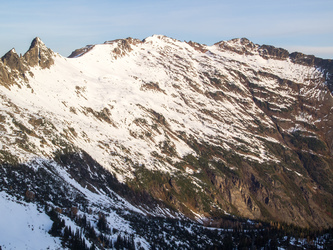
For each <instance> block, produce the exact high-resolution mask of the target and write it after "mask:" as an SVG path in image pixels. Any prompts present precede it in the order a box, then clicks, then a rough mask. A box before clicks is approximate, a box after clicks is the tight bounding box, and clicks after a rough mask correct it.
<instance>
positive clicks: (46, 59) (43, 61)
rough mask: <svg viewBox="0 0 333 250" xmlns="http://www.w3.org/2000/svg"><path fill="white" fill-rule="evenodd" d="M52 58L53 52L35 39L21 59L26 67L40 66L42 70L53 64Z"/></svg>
mask: <svg viewBox="0 0 333 250" xmlns="http://www.w3.org/2000/svg"><path fill="white" fill-rule="evenodd" d="M53 56H54V52H53V51H52V50H51V49H49V48H47V47H46V46H45V44H44V43H43V42H42V41H41V40H40V39H39V38H38V37H36V38H35V39H34V40H33V41H32V43H31V46H30V48H29V50H28V51H27V52H26V53H25V54H24V56H23V57H24V59H25V61H26V62H27V65H28V66H30V67H34V66H40V67H41V68H42V69H44V68H50V66H51V65H52V64H53V63H54V60H53Z"/></svg>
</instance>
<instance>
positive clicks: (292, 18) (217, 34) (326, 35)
mask: <svg viewBox="0 0 333 250" xmlns="http://www.w3.org/2000/svg"><path fill="white" fill-rule="evenodd" d="M0 34H1V39H0V56H2V55H4V54H5V53H6V52H7V51H9V50H10V49H12V48H13V47H14V48H15V49H16V51H17V52H18V53H22V54H23V53H25V52H26V50H27V49H28V48H29V46H30V43H31V41H32V39H33V38H34V37H36V36H38V37H40V38H41V39H42V41H43V42H44V43H45V44H46V45H47V46H48V47H49V48H51V49H52V50H53V51H55V52H58V53H60V54H61V55H63V56H68V55H69V54H70V53H71V51H73V50H75V49H77V48H80V47H83V46H85V45H87V44H97V43H103V42H104V41H107V40H113V39H118V38H126V37H133V38H139V39H144V38H146V37H148V36H151V35H153V34H163V35H166V36H169V37H172V38H176V39H178V40H181V41H184V40H185V41H189V40H192V41H195V42H199V43H204V44H207V45H212V44H214V43H215V42H218V41H221V40H229V39H232V38H237V37H246V38H248V39H250V40H251V41H253V42H254V43H258V44H269V45H273V46H276V47H283V48H286V49H288V50H289V51H290V52H292V51H301V52H304V53H306V54H314V55H316V56H319V57H323V58H329V59H333V42H332V41H333V1H332V0H275V1H270V0H265V1H264V0H252V1H248V0H247V1H245V0H228V1H225V0H220V1H218V0H205V1H203V0H201V1H197V0H191V1H190V0H169V1H167V0H160V1H158V0H154V1H153V0H142V1H134V0H122V1H121V0H119V1H112V0H89V1H88V0H82V1H79V0H48V1H47V0H28V1H27V0H11V1H4V0H3V1H1V3H0Z"/></svg>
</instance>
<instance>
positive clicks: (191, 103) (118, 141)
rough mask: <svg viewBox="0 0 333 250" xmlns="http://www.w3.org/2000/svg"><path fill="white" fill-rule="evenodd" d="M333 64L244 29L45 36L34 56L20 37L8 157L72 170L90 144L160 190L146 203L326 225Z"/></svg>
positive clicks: (8, 76)
mask: <svg viewBox="0 0 333 250" xmlns="http://www.w3.org/2000/svg"><path fill="white" fill-rule="evenodd" d="M331 74H332V62H331V61H330V60H323V59H320V58H315V57H313V56H307V55H303V54H300V53H292V54H289V52H288V51H287V50H284V49H281V48H275V47H273V46H268V45H257V44H254V43H252V42H251V41H249V40H248V39H245V38H242V39H233V40H230V41H223V42H219V43H216V44H215V45H213V46H206V45H201V44H198V43H195V42H188V43H185V42H180V41H177V40H175V39H171V38H168V37H165V36H153V37H149V38H146V39H145V40H144V41H139V40H137V39H132V38H127V39H120V40H114V41H108V42H105V43H104V44H100V45H90V46H87V47H85V48H82V49H78V50H76V51H75V52H73V54H72V55H71V56H70V58H63V57H61V56H59V55H56V54H54V53H53V52H52V51H51V50H50V49H48V48H47V47H46V46H45V45H44V44H43V43H42V42H41V41H40V39H38V38H36V39H35V40H34V41H33V42H32V44H31V47H30V49H29V50H28V52H27V53H26V54H25V55H24V56H23V57H19V56H18V55H17V54H16V53H15V52H14V51H10V52H8V53H7V54H6V55H5V56H4V57H2V59H1V62H0V77H1V78H0V80H1V85H2V87H1V100H2V102H1V103H2V109H1V113H0V129H1V131H2V133H3V136H2V137H1V139H0V142H1V143H2V145H4V146H3V147H2V150H0V159H1V162H2V164H12V165H15V164H18V163H25V164H28V163H29V162H31V161H32V159H36V158H38V159H43V160H56V161H57V162H59V161H60V162H66V164H64V166H68V168H66V170H65V171H69V172H71V170H70V167H71V164H72V165H73V166H74V163H73V162H72V163H71V161H70V160H68V157H69V156H71V155H76V156H77V157H78V156H82V155H88V156H89V157H90V158H91V159H94V160H95V161H96V162H98V164H100V165H101V166H102V167H103V168H104V169H106V170H107V171H109V172H110V173H112V174H113V175H115V176H116V177H117V178H118V180H120V181H121V182H122V183H123V184H126V185H127V187H129V190H132V191H133V192H144V193H145V195H147V197H148V196H149V197H150V198H149V199H148V198H145V199H144V200H145V201H141V202H142V203H145V202H146V201H147V200H151V199H155V200H159V201H162V202H163V204H164V205H165V206H167V207H169V208H172V209H174V210H175V211H178V212H181V213H182V214H185V215H186V216H188V217H189V218H193V219H202V218H205V217H207V218H212V219H213V220H218V219H219V218H221V217H223V216H225V215H226V214H233V215H235V216H240V217H245V218H250V219H260V220H272V221H279V222H287V223H293V224H297V225H300V226H315V227H320V226H321V227H328V226H330V225H332V224H333V216H332V214H333V210H332V206H331V204H333V184H332V182H331V180H332V179H333V169H332V166H333V158H332V157H333V134H332V133H333V132H332V127H333V109H332V107H333V98H332V80H331V79H332V77H331ZM82 152H84V154H83V153H82ZM59 157H60V158H59ZM82 157H83V156H82ZM85 158H87V156H85ZM59 159H60V160H59ZM83 165H84V164H83ZM75 166H76V167H77V168H78V166H77V164H76V165H75ZM81 168H82V167H80V169H81ZM81 170H82V171H83V172H84V169H81ZM82 171H80V175H81V174H82V173H81V172H82ZM92 172H93V171H92ZM2 174H5V172H3V173H2ZM71 174H72V175H73V176H75V174H73V172H71ZM86 175H89V171H88V172H86ZM90 175H92V174H90ZM80 178H81V177H80V176H76V177H75V178H74V179H75V180H77V182H78V183H80V185H81V186H89V189H90V190H95V191H96V190H98V187H99V185H98V181H94V182H93V183H89V185H88V184H87V183H86V182H85V181H84V178H82V179H80ZM104 181H105V180H104V179H103V178H102V177H101V182H104ZM132 191H131V192H132ZM96 192H97V191H96ZM135 202H139V201H135Z"/></svg>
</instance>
